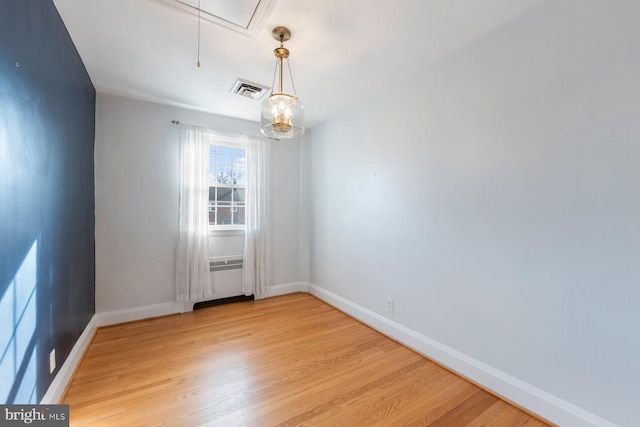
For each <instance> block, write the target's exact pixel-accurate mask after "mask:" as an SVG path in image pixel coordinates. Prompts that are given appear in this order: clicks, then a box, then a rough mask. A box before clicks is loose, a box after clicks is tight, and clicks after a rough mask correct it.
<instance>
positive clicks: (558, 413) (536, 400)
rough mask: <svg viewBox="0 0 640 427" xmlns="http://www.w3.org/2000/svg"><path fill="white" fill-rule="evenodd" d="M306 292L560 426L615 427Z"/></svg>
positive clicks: (315, 289)
mask: <svg viewBox="0 0 640 427" xmlns="http://www.w3.org/2000/svg"><path fill="white" fill-rule="evenodd" d="M307 287H308V292H309V293H310V294H312V295H314V296H316V297H317V298H319V299H321V300H323V301H325V302H326V303H328V304H330V305H332V306H334V307H336V308H337V309H339V310H341V311H343V312H345V313H347V314H348V315H350V316H352V317H354V318H356V319H358V320H359V321H361V322H362V323H365V324H367V325H369V326H371V327H372V328H374V329H376V330H378V331H380V332H381V333H383V334H384V335H387V336H388V337H390V338H392V339H394V340H396V341H398V342H400V343H402V344H404V345H406V346H407V347H409V348H412V349H414V350H416V351H418V352H419V353H422V354H424V355H425V356H427V357H428V358H430V359H432V360H434V361H436V362H438V363H440V364H442V365H443V366H446V367H447V368H448V369H451V370H452V371H454V372H456V373H458V374H460V375H461V376H463V377H465V378H468V379H470V380H471V381H473V382H475V383H477V384H479V385H481V386H483V387H485V388H487V389H488V390H491V391H492V392H494V393H495V394H497V395H499V396H501V397H503V398H505V399H506V400H508V401H511V402H513V403H515V404H517V405H520V406H521V407H523V408H526V409H527V410H529V411H531V412H533V413H535V414H538V415H539V416H541V417H543V418H545V419H547V420H549V421H551V422H553V423H555V424H558V425H561V426H575V427H578V426H580V427H582V426H585V427H587V426H588V427H616V425H615V424H613V423H611V422H609V421H607V420H604V419H602V418H600V417H598V416H597V415H594V414H592V413H590V412H588V411H585V410H584V409H582V408H579V407H577V406H575V405H573V404H571V403H569V402H567V401H565V400H562V399H560V398H558V397H556V396H554V395H552V394H550V393H547V392H545V391H544V390H541V389H539V388H537V387H534V386H532V385H530V384H528V383H525V382H524V381H521V380H519V379H517V378H514V377H512V376H510V375H508V374H506V373H504V372H502V371H500V370H498V369H495V368H493V367H491V366H489V365H486V364H484V363H482V362H480V361H478V360H475V359H473V358H472V357H469V356H467V355H466V354H464V353H460V352H459V351H456V350H454V349H452V348H450V347H447V346H446V345H443V344H441V343H439V342H437V341H435V340H433V339H431V338H429V337H427V336H425V335H422V334H420V333H418V332H416V331H414V330H412V329H409V328H407V327H405V326H403V325H401V324H399V323H397V322H394V321H393V320H390V319H388V318H386V317H384V316H381V315H379V314H377V313H375V312H373V311H371V310H369V309H367V308H365V307H362V306H360V305H358V304H355V303H353V302H351V301H349V300H347V299H345V298H343V297H341V296H339V295H336V294H334V293H333V292H330V291H328V290H326V289H324V288H321V287H320V286H317V285H314V284H307Z"/></svg>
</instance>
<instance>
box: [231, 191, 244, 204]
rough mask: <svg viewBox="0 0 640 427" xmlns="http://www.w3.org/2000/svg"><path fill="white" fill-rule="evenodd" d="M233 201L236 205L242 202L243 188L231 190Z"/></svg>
mask: <svg viewBox="0 0 640 427" xmlns="http://www.w3.org/2000/svg"><path fill="white" fill-rule="evenodd" d="M233 201H234V202H238V203H241V202H244V188H234V189H233Z"/></svg>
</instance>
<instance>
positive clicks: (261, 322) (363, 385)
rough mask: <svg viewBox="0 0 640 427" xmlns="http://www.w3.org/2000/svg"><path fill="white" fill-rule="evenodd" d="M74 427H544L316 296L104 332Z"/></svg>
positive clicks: (84, 368)
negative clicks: (163, 426) (169, 426)
mask: <svg viewBox="0 0 640 427" xmlns="http://www.w3.org/2000/svg"><path fill="white" fill-rule="evenodd" d="M62 402H63V403H68V404H70V411H71V414H70V418H71V425H72V426H91V425H99V426H103V425H109V426H143V425H148V426H159V425H172V426H189V427H190V426H201V425H212V426H225V427H235V426H275V425H279V426H332V427H334V426H368V425H379V426H418V425H421V426H422V425H424V426H426V425H429V426H467V425H471V426H483V425H487V426H508V427H511V426H524V425H526V426H528V427H533V426H544V425H545V424H543V423H542V422H540V421H538V420H537V419H535V418H533V417H531V416H530V415H528V414H526V413H524V412H522V411H520V410H519V409H517V408H515V407H513V406H511V405H509V404H508V403H506V402H504V401H502V400H500V399H498V398H496V397H495V396H493V395H491V394H489V393H487V392H486V391H484V390H482V389H480V388H478V387H476V386H475V385H473V384H471V383H469V382H468V381H465V380H464V379H462V378H460V377H458V376H456V375H454V374H452V373H450V372H448V371H447V370H445V369H443V368H442V367H440V366H438V365H437V364H435V363H433V362H431V361H429V360H428V359H426V358H424V357H423V356H421V355H419V354H417V353H415V352H413V351H411V350H409V349H407V348H405V347H403V346H402V345H400V344H398V343H397V342H395V341H392V340H391V339H389V338H386V337H385V336H383V335H381V334H379V333H378V332H376V331H374V330H372V329H370V328H369V327H367V326H365V325H363V324H361V323H359V322H357V321H355V320H354V319H352V318H350V317H348V316H346V315H345V314H343V313H341V312H340V311H337V310H336V309H334V308H332V307H330V306H328V305H326V304H325V303H323V302H321V301H319V300H317V299H315V298H314V297H312V296H310V295H307V294H292V295H287V296H282V297H277V298H271V299H267V300H261V301H255V302H254V301H249V302H241V303H234V304H229V305H223V306H217V307H210V308H205V309H201V310H196V311H194V312H192V313H186V314H181V315H175V316H168V317H162V318H156V319H151V320H145V321H140V322H133V323H127V324H122V325H116V326H110V327H105V328H100V329H99V330H98V331H97V333H96V335H95V337H94V339H93V341H92V343H91V345H90V346H89V348H88V350H87V352H86V354H85V356H84V359H83V361H82V363H81V364H80V366H79V368H78V370H77V372H76V373H75V376H74V378H73V380H72V382H71V384H70V386H69V389H68V390H67V393H66V395H65V397H64V398H63V400H62Z"/></svg>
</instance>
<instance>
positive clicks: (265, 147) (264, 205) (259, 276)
mask: <svg viewBox="0 0 640 427" xmlns="http://www.w3.org/2000/svg"><path fill="white" fill-rule="evenodd" d="M244 139H245V143H246V148H247V188H246V190H245V200H246V206H247V207H246V211H245V212H246V218H245V221H246V230H245V234H244V254H243V255H244V262H243V267H242V290H243V292H244V294H245V295H251V294H260V293H263V292H266V291H267V290H269V287H270V286H271V283H270V277H271V274H270V269H269V266H270V265H271V259H270V258H271V256H270V247H271V242H270V232H269V224H270V222H269V221H270V219H269V197H268V194H267V192H268V189H269V181H268V177H269V151H270V144H271V142H270V141H269V140H265V139H258V138H255V137H252V136H245V137H244Z"/></svg>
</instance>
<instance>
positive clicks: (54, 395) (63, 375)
mask: <svg viewBox="0 0 640 427" xmlns="http://www.w3.org/2000/svg"><path fill="white" fill-rule="evenodd" d="M95 319H96V316H95V315H94V316H93V317H92V318H91V320H90V321H89V323H88V324H87V326H86V327H85V328H84V331H82V334H80V337H79V338H78V340H77V341H76V343H75V344H74V346H73V348H72V349H71V352H70V353H69V356H67V360H65V361H64V363H63V364H62V366H61V367H60V370H59V371H58V373H57V374H56V377H55V378H54V379H53V381H52V382H51V384H50V385H49V388H48V389H47V392H46V393H45V394H44V396H42V400H41V401H40V403H41V404H44V405H53V404H57V403H61V402H60V400H61V399H62V396H63V395H64V392H65V390H66V389H67V386H68V385H69V382H70V381H71V378H72V377H73V374H74V372H75V371H76V368H77V367H78V364H80V361H81V360H82V356H83V355H84V352H85V351H86V350H87V347H89V344H90V343H91V340H92V339H93V336H94V335H95V333H96V329H98V327H97V326H96V322H95Z"/></svg>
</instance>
